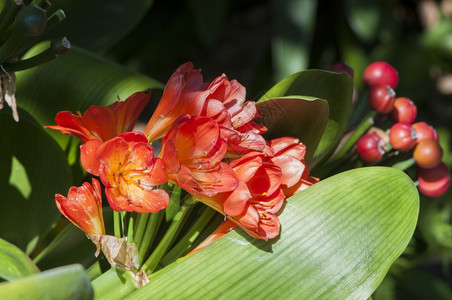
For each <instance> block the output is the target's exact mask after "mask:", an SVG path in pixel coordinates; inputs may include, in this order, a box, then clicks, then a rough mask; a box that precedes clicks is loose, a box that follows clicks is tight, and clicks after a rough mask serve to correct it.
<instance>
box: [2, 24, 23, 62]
mask: <svg viewBox="0 0 452 300" xmlns="http://www.w3.org/2000/svg"><path fill="white" fill-rule="evenodd" d="M24 40H25V34H23V33H22V32H20V31H18V30H16V29H14V31H13V33H12V35H11V36H10V37H8V39H7V40H6V42H5V43H4V44H3V45H2V46H1V47H0V64H3V63H4V62H5V61H6V60H7V59H8V58H10V57H11V56H13V55H14V53H15V51H16V49H17V48H18V47H19V46H20V44H21V43H22V42H23V41H24Z"/></svg>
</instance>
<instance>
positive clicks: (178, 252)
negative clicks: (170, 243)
mask: <svg viewBox="0 0 452 300" xmlns="http://www.w3.org/2000/svg"><path fill="white" fill-rule="evenodd" d="M215 214H216V211H215V210H214V209H212V208H210V207H208V206H205V208H204V210H203V212H202V213H201V215H200V216H199V218H198V219H197V220H196V222H195V224H193V226H192V227H191V228H190V230H189V231H188V232H187V233H186V234H185V235H184V236H183V237H182V238H181V239H180V240H179V242H178V243H177V244H176V245H175V246H174V247H173V248H172V249H171V250H170V251H169V252H168V253H167V254H166V255H165V256H164V257H163V258H162V260H161V262H160V263H161V264H162V265H163V266H167V265H169V264H170V263H172V262H173V261H175V260H176V259H178V258H179V257H181V256H182V255H183V254H184V253H185V252H186V251H187V250H188V249H190V247H191V245H192V244H193V242H194V241H195V240H196V239H197V238H198V236H199V235H200V234H201V231H202V230H203V229H204V228H205V227H206V225H207V224H208V223H209V221H210V220H211V219H212V218H213V217H214V216H215Z"/></svg>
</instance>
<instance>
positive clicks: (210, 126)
mask: <svg viewBox="0 0 452 300" xmlns="http://www.w3.org/2000/svg"><path fill="white" fill-rule="evenodd" d="M226 147H227V145H226V142H225V140H224V139H222V138H221V136H220V128H219V126H218V124H217V123H216V122H215V121H214V120H212V119H211V118H206V117H199V116H197V117H192V116H188V115H186V116H182V117H181V118H179V119H178V120H177V121H176V122H175V123H174V125H173V127H172V128H171V130H170V131H168V133H167V134H166V135H165V137H164V138H163V140H162V150H161V153H160V157H161V158H162V160H163V162H164V164H165V172H166V175H167V178H168V181H170V182H172V183H174V184H177V185H179V186H180V187H182V188H183V189H185V190H186V191H187V192H189V193H191V194H193V195H207V196H213V195H215V194H218V193H222V192H229V191H232V190H233V189H235V188H236V187H237V185H238V179H237V177H236V176H235V173H234V171H233V170H232V169H231V168H230V167H229V166H228V165H227V164H226V163H224V162H221V161H222V160H223V158H224V155H225V153H226Z"/></svg>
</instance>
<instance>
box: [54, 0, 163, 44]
mask: <svg viewBox="0 0 452 300" xmlns="http://www.w3.org/2000/svg"><path fill="white" fill-rule="evenodd" d="M153 2H154V1H153V0H129V1H127V2H124V1H122V0H108V1H106V0H104V1H99V0H98V1H90V0H78V1H70V0H52V6H51V12H53V11H55V10H57V9H62V10H63V11H64V12H65V14H66V19H65V20H64V22H62V23H61V24H59V25H58V26H57V27H56V28H55V29H53V30H52V32H50V34H49V35H48V36H47V38H54V37H59V36H67V37H68V39H69V40H70V41H71V43H72V44H75V45H77V46H81V47H83V48H84V49H87V50H90V51H96V52H104V51H106V50H108V49H110V48H111V47H112V46H113V45H114V44H116V43H117V42H119V41H120V40H121V38H123V37H124V36H125V35H126V34H127V33H129V32H130V31H131V30H132V29H133V28H134V27H135V26H137V25H138V23H139V22H140V20H141V19H142V18H143V17H144V15H145V14H146V13H147V11H148V10H149V8H150V7H151V6H152V4H153ZM48 15H50V13H48Z"/></svg>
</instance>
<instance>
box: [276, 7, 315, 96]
mask: <svg viewBox="0 0 452 300" xmlns="http://www.w3.org/2000/svg"><path fill="white" fill-rule="evenodd" d="M272 9H273V15H274V16H275V17H274V23H273V26H274V34H273V39H272V45H271V46H272V60H273V66H274V68H275V79H276V80H281V79H283V78H284V77H286V76H289V75H290V74H293V73H295V72H298V71H300V70H304V69H306V68H307V67H308V63H309V54H310V53H309V49H310V47H311V40H312V36H313V33H314V26H315V21H316V15H317V14H316V10H317V1H312V0H273V1H272ZM281 96H282V95H281Z"/></svg>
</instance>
